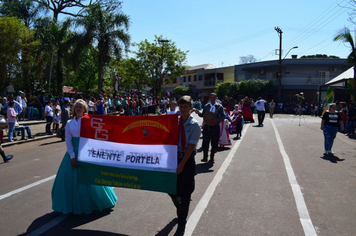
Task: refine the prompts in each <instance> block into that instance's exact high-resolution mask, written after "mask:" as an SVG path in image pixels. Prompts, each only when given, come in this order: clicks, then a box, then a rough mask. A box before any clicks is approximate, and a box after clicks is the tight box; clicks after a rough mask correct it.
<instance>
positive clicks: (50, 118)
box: [45, 100, 53, 135]
mask: <svg viewBox="0 0 356 236" xmlns="http://www.w3.org/2000/svg"><path fill="white" fill-rule="evenodd" d="M52 106H53V103H52V101H51V100H49V101H48V102H47V105H46V107H45V114H46V134H48V135H52V134H53V133H52V132H51V124H52V122H53V107H52Z"/></svg>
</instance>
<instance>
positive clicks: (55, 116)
mask: <svg viewBox="0 0 356 236" xmlns="http://www.w3.org/2000/svg"><path fill="white" fill-rule="evenodd" d="M60 121H61V118H60V115H59V110H58V109H57V108H56V109H55V110H54V114H53V127H54V129H53V133H57V131H58V128H59V123H60Z"/></svg>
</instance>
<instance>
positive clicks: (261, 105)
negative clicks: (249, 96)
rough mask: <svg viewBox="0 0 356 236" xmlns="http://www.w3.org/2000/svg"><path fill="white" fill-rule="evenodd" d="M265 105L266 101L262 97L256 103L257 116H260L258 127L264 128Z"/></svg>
mask: <svg viewBox="0 0 356 236" xmlns="http://www.w3.org/2000/svg"><path fill="white" fill-rule="evenodd" d="M265 103H266V101H265V100H263V99H262V98H261V97H259V98H258V100H257V102H255V107H256V109H257V116H258V126H259V127H263V120H264V119H265V113H266V112H265Z"/></svg>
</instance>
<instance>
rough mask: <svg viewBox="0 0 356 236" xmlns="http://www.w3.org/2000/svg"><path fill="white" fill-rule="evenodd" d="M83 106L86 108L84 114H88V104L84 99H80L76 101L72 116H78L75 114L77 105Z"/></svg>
mask: <svg viewBox="0 0 356 236" xmlns="http://www.w3.org/2000/svg"><path fill="white" fill-rule="evenodd" d="M78 103H79V104H82V105H83V106H84V110H85V111H84V114H86V113H88V104H87V103H86V102H85V101H84V100H83V99H78V100H77V101H75V103H74V105H73V107H72V114H73V116H76V115H77V114H76V113H75V106H76V105H77V104H78Z"/></svg>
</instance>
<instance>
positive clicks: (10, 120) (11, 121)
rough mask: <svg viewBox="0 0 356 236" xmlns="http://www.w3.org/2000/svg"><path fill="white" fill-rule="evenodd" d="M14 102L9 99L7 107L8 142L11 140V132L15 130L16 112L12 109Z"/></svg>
mask: <svg viewBox="0 0 356 236" xmlns="http://www.w3.org/2000/svg"><path fill="white" fill-rule="evenodd" d="M14 106H15V102H14V101H9V106H8V108H7V120H6V122H7V125H8V126H9V142H13V141H14V140H12V134H13V132H14V130H15V124H16V117H17V115H18V114H17V113H16V111H15V109H14Z"/></svg>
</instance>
